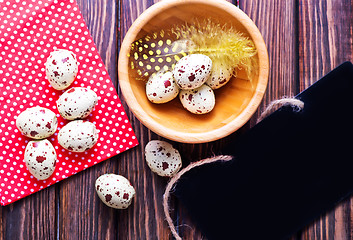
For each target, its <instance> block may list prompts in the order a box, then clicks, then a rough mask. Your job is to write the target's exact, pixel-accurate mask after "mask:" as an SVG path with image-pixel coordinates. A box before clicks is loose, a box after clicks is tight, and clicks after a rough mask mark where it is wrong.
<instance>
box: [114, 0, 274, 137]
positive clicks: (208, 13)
mask: <svg viewBox="0 0 353 240" xmlns="http://www.w3.org/2000/svg"><path fill="white" fill-rule="evenodd" d="M195 19H196V20H197V21H198V22H203V21H204V20H207V19H210V20H211V21H216V22H217V23H219V24H221V25H224V24H226V26H228V27H231V29H232V30H233V29H234V31H238V32H241V33H242V34H243V35H244V36H247V37H249V38H250V39H251V40H252V41H253V42H254V45H255V47H256V51H257V54H256V55H255V56H254V58H256V62H258V64H257V65H256V68H257V69H256V70H255V71H254V72H253V74H251V79H249V77H248V74H247V73H246V72H245V71H244V70H242V69H237V70H236V71H237V74H236V77H232V79H231V80H230V81H229V82H228V83H227V84H226V85H225V86H223V87H222V88H220V89H217V90H215V96H216V104H215V107H214V109H213V110H212V111H211V112H210V113H207V114H203V115H196V114H192V113H190V112H188V111H186V110H185V109H184V108H183V106H182V104H181V103H180V101H179V99H178V98H176V99H174V100H173V101H171V102H168V103H164V104H154V103H151V102H150V101H149V100H148V99H147V96H146V82H145V81H141V80H137V79H136V71H135V70H134V69H131V68H130V67H129V66H130V65H129V57H128V55H129V53H130V49H131V44H132V43H133V42H134V41H136V40H138V39H141V38H143V37H145V36H147V35H151V34H153V33H156V32H159V31H160V30H162V29H171V28H173V27H174V26H176V25H182V24H192V23H193V22H194V21H195ZM268 71H269V63H268V54H267V50H266V46H265V43H264V41H263V38H262V36H261V34H260V32H259V30H258V29H257V27H256V26H255V24H254V23H253V22H252V21H251V19H250V18H249V17H248V16H247V15H246V14H245V13H243V12H242V11H241V10H240V9H238V8H237V7H236V6H234V5H232V4H231V3H228V2H226V1H223V0H221V1H216V0H215V1H210V0H184V1H180V0H168V1H166V0H165V1H161V2H159V3H156V4H155V5H153V6H152V7H150V8H149V9H147V10H146V11H145V12H143V13H142V14H141V15H140V16H139V17H138V18H137V19H136V21H135V22H134V23H133V24H132V26H131V27H130V29H129V31H128V32H127V33H126V36H125V38H124V41H123V43H122V45H121V49H120V53H119V62H118V74H119V86H120V88H121V91H122V93H123V95H124V98H125V100H126V102H127V104H128V106H129V108H130V110H131V111H132V112H133V113H134V115H135V116H136V117H137V118H138V119H139V120H140V121H141V122H142V123H143V124H144V125H145V126H146V127H148V128H149V129H151V130H152V131H154V132H155V133H157V134H159V135H161V136H163V137H165V138H168V139H171V140H174V141H178V142H185V143H202V142H210V141H214V140H217V139H220V138H222V137H225V136H227V135H229V134H231V133H233V132H234V131H236V130H237V129H239V128H240V127H241V126H243V125H244V124H245V123H246V122H247V121H248V120H249V119H250V117H251V116H252V115H253V113H254V112H255V111H256V109H257V107H258V105H259V104H260V102H261V100H262V97H263V94H264V92H265V90H266V86H267V81H268Z"/></svg>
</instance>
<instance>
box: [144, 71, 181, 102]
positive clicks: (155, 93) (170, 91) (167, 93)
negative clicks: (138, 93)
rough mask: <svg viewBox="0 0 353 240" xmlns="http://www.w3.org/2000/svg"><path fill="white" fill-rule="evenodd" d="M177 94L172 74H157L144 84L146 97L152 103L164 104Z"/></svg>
mask: <svg viewBox="0 0 353 240" xmlns="http://www.w3.org/2000/svg"><path fill="white" fill-rule="evenodd" d="M178 94H179V87H178V85H177V84H176V82H175V80H174V78H173V73H172V72H158V73H157V74H155V75H152V76H151V77H150V78H149V79H148V82H147V84H146V95H147V98H148V100H150V101H151V102H153V103H166V102H169V101H171V100H173V99H174V98H175V97H176V96H178Z"/></svg>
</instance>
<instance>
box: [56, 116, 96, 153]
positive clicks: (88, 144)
mask: <svg viewBox="0 0 353 240" xmlns="http://www.w3.org/2000/svg"><path fill="white" fill-rule="evenodd" d="M97 141H98V131H97V129H96V126H95V125H94V124H93V123H91V122H88V121H83V120H74V121H71V122H69V123H68V124H66V125H65V126H64V127H63V128H62V129H60V131H59V134H58V142H59V144H60V145H61V146H62V147H63V148H65V149H67V150H69V151H71V152H84V151H87V150H88V149H90V148H92V147H93V146H94V145H95V144H96V143H97Z"/></svg>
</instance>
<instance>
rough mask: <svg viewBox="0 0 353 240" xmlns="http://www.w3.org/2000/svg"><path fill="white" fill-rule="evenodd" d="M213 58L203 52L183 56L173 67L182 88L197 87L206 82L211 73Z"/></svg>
mask: <svg viewBox="0 0 353 240" xmlns="http://www.w3.org/2000/svg"><path fill="white" fill-rule="evenodd" d="M211 69H212V60H211V59H210V58H209V57H208V56H206V55H203V54H191V55H187V56H185V57H183V58H181V59H180V60H179V61H178V62H177V63H176V64H175V67H174V69H173V76H174V78H175V80H176V82H177V84H178V85H179V87H180V88H181V89H195V88H198V87H200V86H201V85H202V84H204V83H205V82H206V80H207V78H208V77H209V76H210V74H211Z"/></svg>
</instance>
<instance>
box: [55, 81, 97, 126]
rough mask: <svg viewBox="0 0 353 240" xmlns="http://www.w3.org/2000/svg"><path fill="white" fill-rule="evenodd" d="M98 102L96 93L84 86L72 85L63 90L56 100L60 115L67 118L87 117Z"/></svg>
mask: <svg viewBox="0 0 353 240" xmlns="http://www.w3.org/2000/svg"><path fill="white" fill-rule="evenodd" d="M97 102H98V97H97V94H96V93H95V92H94V91H93V90H91V89H89V88H84V87H73V88H70V89H69V90H67V91H66V92H64V93H63V94H62V95H61V96H60V97H59V99H58V101H57V102H56V104H57V106H58V111H59V113H60V115H61V116H62V117H63V118H65V119H67V120H74V119H82V118H86V117H88V115H90V114H91V112H92V111H93V109H94V107H95V105H96V104H97Z"/></svg>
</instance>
